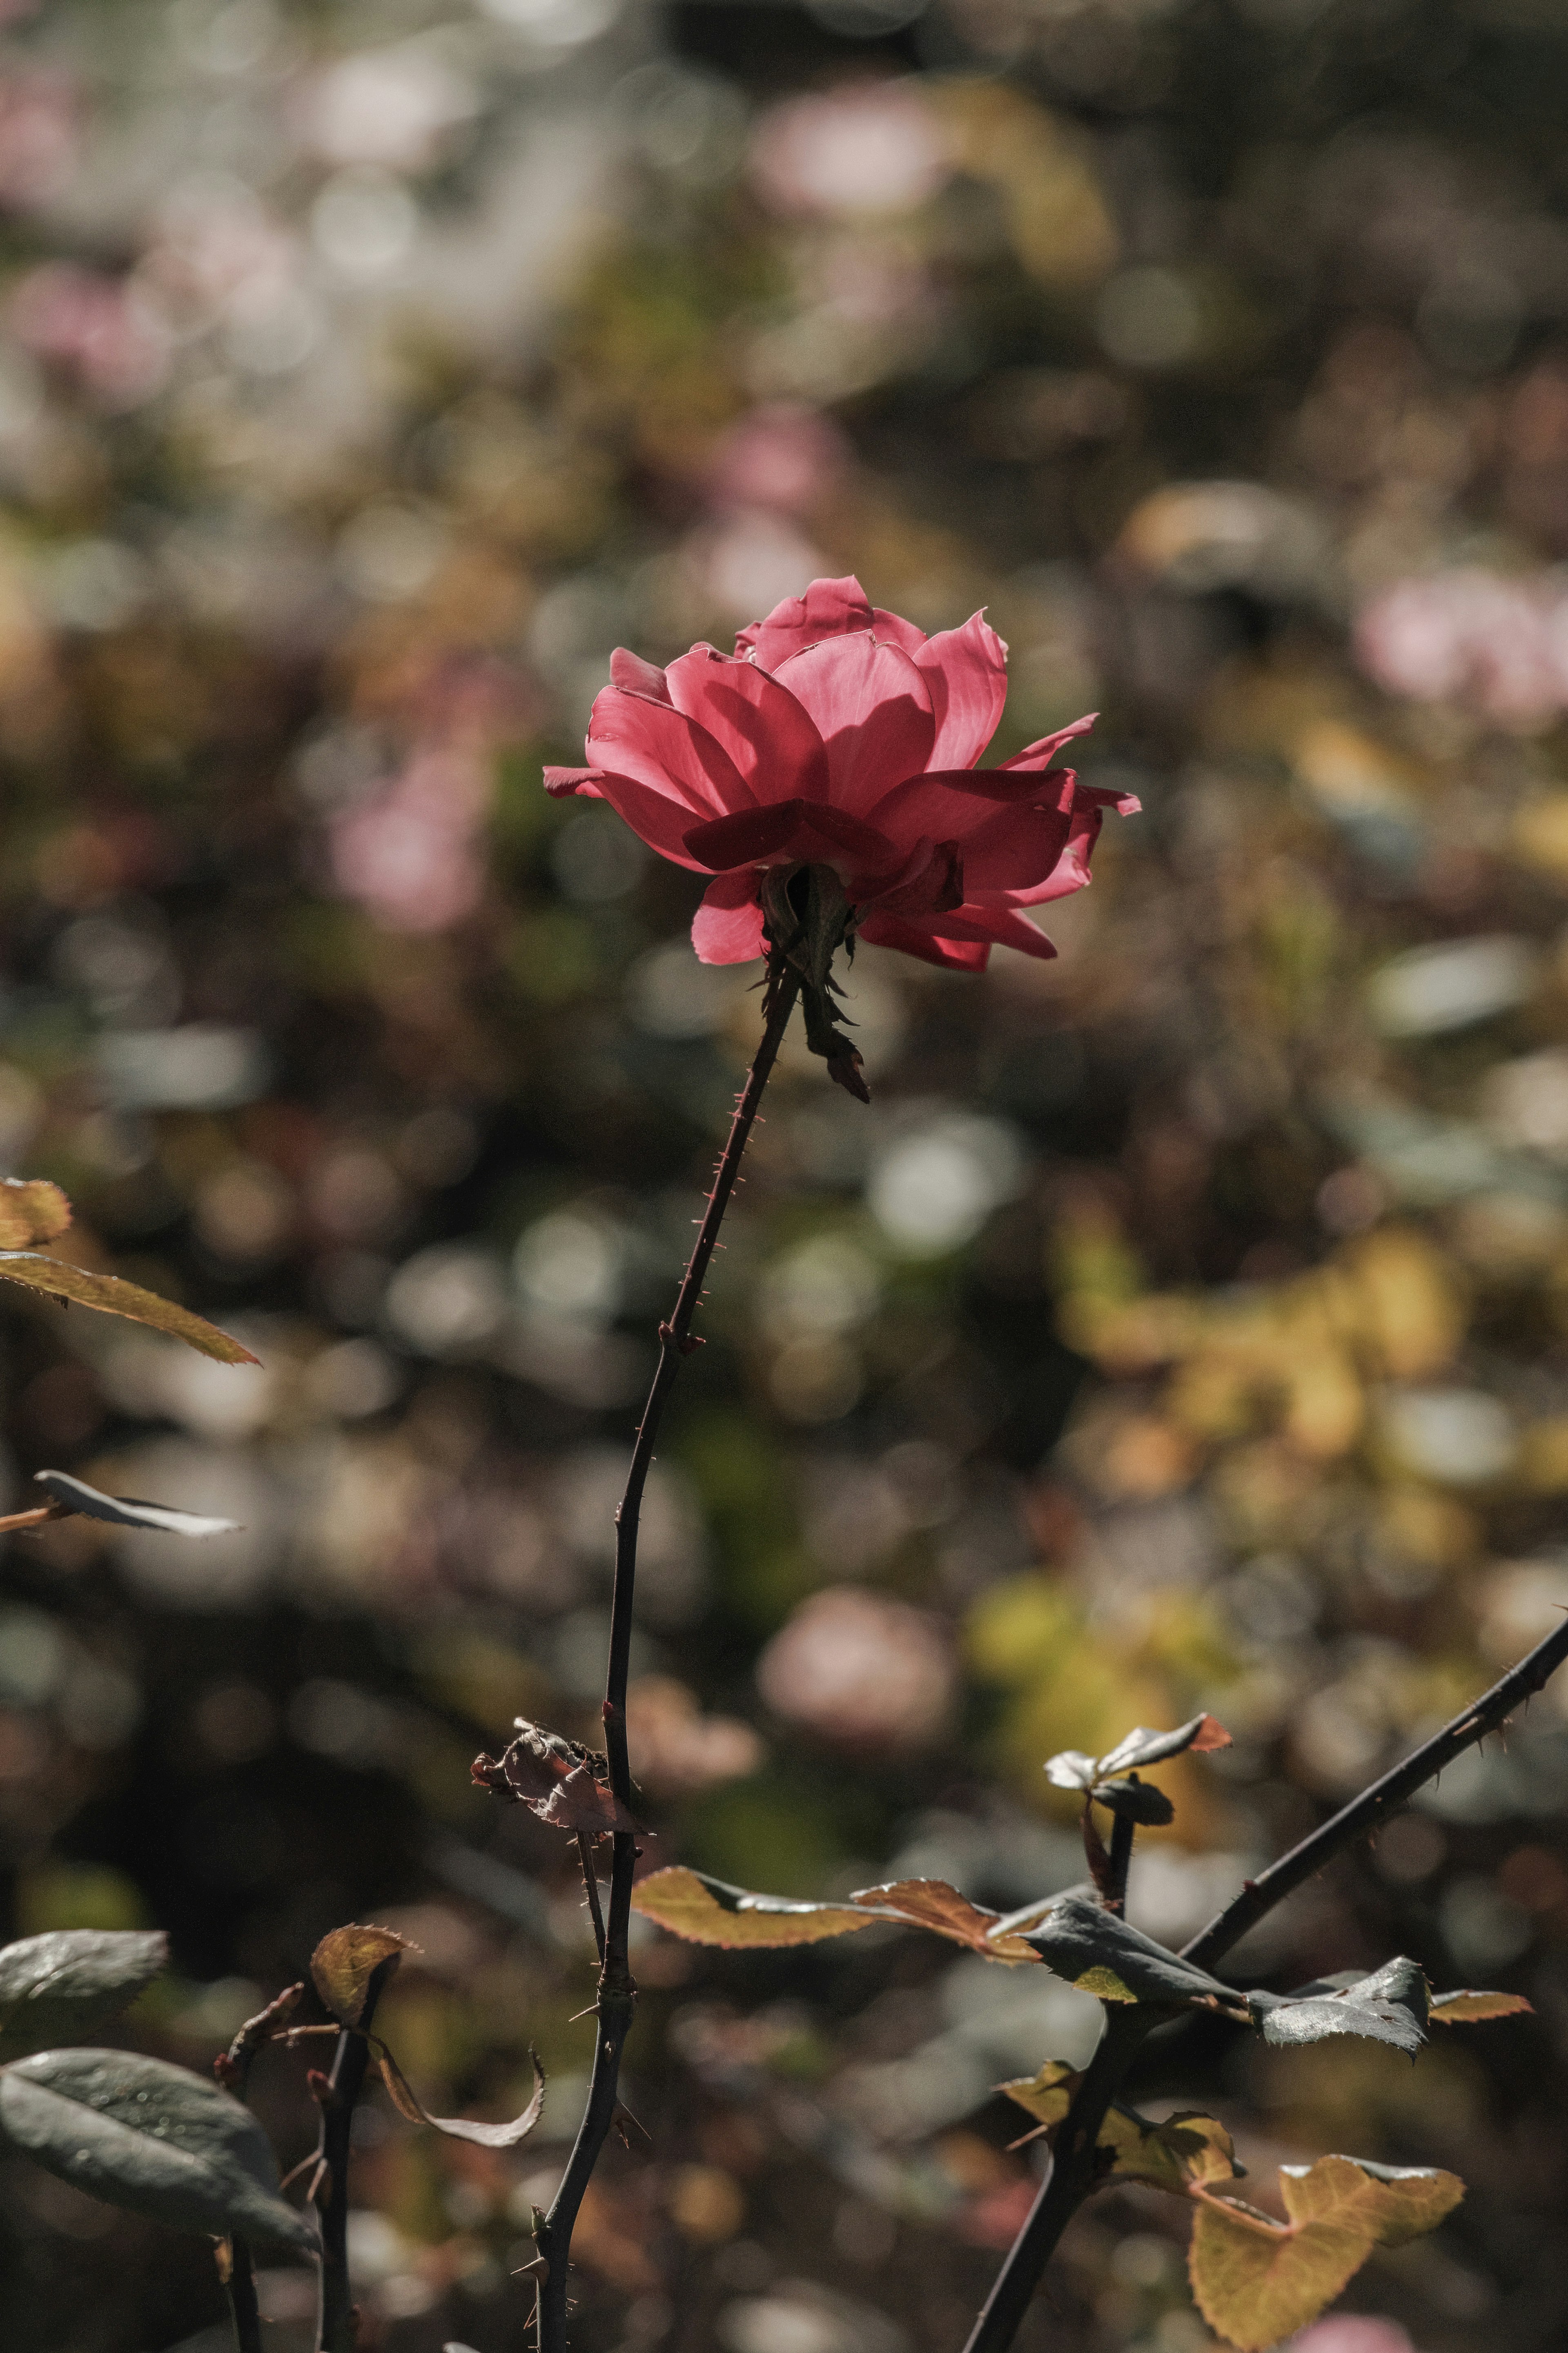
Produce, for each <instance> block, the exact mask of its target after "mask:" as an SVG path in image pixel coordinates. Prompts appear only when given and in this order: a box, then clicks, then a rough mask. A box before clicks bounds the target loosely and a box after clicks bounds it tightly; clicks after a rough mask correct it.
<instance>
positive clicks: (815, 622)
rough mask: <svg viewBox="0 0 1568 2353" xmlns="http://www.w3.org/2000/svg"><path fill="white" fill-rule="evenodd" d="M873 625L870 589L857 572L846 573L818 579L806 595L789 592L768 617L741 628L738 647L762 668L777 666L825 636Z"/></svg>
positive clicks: (736, 649) (770, 668)
mask: <svg viewBox="0 0 1568 2353" xmlns="http://www.w3.org/2000/svg"><path fill="white" fill-rule="evenodd" d="M870 626H871V607H870V606H869V605H868V603H867V601H866V591H865V590H864V588H862V587H861V586H860V583H859V582H858V580H857V579H856V578H855V576H854V575H853V573H846V574H845V575H844V577H843V579H842V580H814V581H813V582H812V584H811V586H810V587H809V588H808V589H807V590H806V592H805V596H786V597H785V598H784V602H783V604H781V605H775V606H774V607H773V611H772V612H771V613H770V614H769V615H768V617H767V619H766V620H765V621H753V622H752V625H751V627H750V628H745V629H742V631H741V634H740V636H739V637H738V638H736V639H735V651H736V652H737V653H738V654H741V653H749V654H750V655H751V656H752V660H753V661H755V662H756V663H757V665H758V666H759V668H760V669H763V670H777V668H778V666H779V664H780V662H782V661H785V660H787V659H788V658H789V656H790V655H791V654H797V653H799V652H800V651H801V649H802V648H803V647H805V646H814V645H816V642H817V640H818V639H819V638H836V637H839V636H841V635H842V634H843V632H844V631H845V630H846V629H868V628H870Z"/></svg>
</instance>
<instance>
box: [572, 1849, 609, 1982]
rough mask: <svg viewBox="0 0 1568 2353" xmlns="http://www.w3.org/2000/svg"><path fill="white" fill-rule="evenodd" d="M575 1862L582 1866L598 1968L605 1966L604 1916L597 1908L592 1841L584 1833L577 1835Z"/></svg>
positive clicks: (597, 1890) (597, 1882)
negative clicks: (596, 1948)
mask: <svg viewBox="0 0 1568 2353" xmlns="http://www.w3.org/2000/svg"><path fill="white" fill-rule="evenodd" d="M577 1860H578V1862H580V1863H581V1864H582V1866H583V1892H584V1894H585V1895H586V1896H587V1899H588V1910H589V1912H590V1914H591V1915H592V1916H593V1922H594V1942H595V1945H596V1946H597V1947H598V1950H599V1967H600V1968H604V1966H605V1915H604V1913H603V1912H602V1911H601V1909H600V1907H599V1874H598V1873H597V1872H596V1871H595V1868H594V1841H593V1840H592V1839H591V1838H590V1837H589V1836H588V1833H587V1831H578V1833H577Z"/></svg>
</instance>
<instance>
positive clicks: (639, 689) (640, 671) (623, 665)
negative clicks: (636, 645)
mask: <svg viewBox="0 0 1568 2353" xmlns="http://www.w3.org/2000/svg"><path fill="white" fill-rule="evenodd" d="M610 684H611V685H612V686H618V687H619V688H620V689H621V691H622V692H623V693H624V694H647V695H651V696H652V697H653V700H654V701H655V702H668V701H669V689H668V686H667V685H666V684H665V678H664V672H663V670H660V669H659V668H658V664H657V663H656V662H650V661H644V659H643V658H642V656H641V654H634V653H628V652H627V650H626V647H625V646H617V647H616V650H615V652H614V653H613V654H612V655H611V656H610Z"/></svg>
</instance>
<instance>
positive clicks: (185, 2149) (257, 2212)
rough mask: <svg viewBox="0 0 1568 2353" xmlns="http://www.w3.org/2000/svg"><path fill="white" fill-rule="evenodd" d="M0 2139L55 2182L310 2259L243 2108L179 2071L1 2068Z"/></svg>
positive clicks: (109, 2061)
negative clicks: (294, 2250)
mask: <svg viewBox="0 0 1568 2353" xmlns="http://www.w3.org/2000/svg"><path fill="white" fill-rule="evenodd" d="M0 2137H4V2139H5V2140H6V2141H7V2142H9V2144H10V2145H11V2147H13V2148H16V2149H19V2150H21V2151H22V2152H23V2153H24V2154H25V2155H26V2156H28V2157H30V2158H33V2159H34V2160H35V2162H36V2163H37V2164H39V2165H41V2166H44V2167H45V2168H47V2170H48V2171H49V2172H50V2173H55V2174H58V2176H59V2178H60V2179H61V2180H62V2181H68V2182H70V2183H72V2184H73V2185H74V2186H75V2188H77V2189H85V2190H87V2191H89V2193H90V2194H91V2195H92V2196H93V2197H95V2198H105V2199H107V2200H109V2201H110V2204H111V2205H115V2206H127V2207H129V2208H130V2209H131V2211H132V2212H133V2213H137V2214H146V2215H150V2216H151V2217H152V2219H153V2221H157V2222H167V2223H170V2224H172V2225H173V2227H174V2229H175V2230H177V2231H204V2232H210V2233H211V2234H212V2235H213V2236H214V2237H220V2238H222V2237H228V2236H230V2235H232V2234H234V2233H236V2232H239V2233H241V2234H243V2235H244V2236H245V2237H246V2238H247V2239H255V2240H260V2241H265V2242H269V2243H271V2244H274V2245H281V2246H290V2247H300V2248H304V2249H306V2250H307V2251H309V2250H312V2249H313V2248H314V2247H315V2244H316V2233H315V2231H314V2229H313V2228H312V2227H311V2225H310V2222H308V2221H306V2219H305V2217H304V2216H303V2215H302V2214H297V2213H296V2212H295V2211H294V2209H293V2208H292V2207H291V2206H286V2205H285V2204H284V2202H283V2200H282V2199H281V2198H280V2197H279V2195H278V2168H277V2166H276V2165H275V2163H274V2162H273V2157H272V2150H271V2148H270V2147H269V2146H268V2139H267V2136H266V2134H265V2133H264V2132H263V2131H262V2129H261V2127H260V2126H259V2125H258V2123H257V2121H256V2119H255V2117H254V2116H251V2114H250V2113H249V2111H248V2109H247V2108H243V2107H241V2105H240V2104H239V2102H238V2101H237V2100H236V2099H231V2098H230V2096H229V2094H227V2093H226V2092H221V2091H219V2089H218V2087H217V2085H216V2084H214V2083H210V2082H208V2081H207V2080H206V2079H205V2077H203V2076H201V2075H194V2074H192V2073H191V2072H190V2070H189V2069H188V2068H185V2067H173V2066H171V2065H170V2064H169V2063H168V2062H167V2060H163V2059H148V2058H144V2057H143V2056H142V2053H141V2052H135V2051H41V2052H38V2053H37V2056H36V2057H34V2058H31V2059H19V2060H17V2061H16V2063H14V2064H13V2065H11V2066H9V2067H5V2068H0Z"/></svg>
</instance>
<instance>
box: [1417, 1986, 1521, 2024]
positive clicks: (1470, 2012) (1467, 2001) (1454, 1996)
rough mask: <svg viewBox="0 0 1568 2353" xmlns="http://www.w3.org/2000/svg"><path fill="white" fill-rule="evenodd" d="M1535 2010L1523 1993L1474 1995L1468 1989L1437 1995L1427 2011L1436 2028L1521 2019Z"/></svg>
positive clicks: (1430, 2021)
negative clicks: (1501, 2019) (1486, 2021)
mask: <svg viewBox="0 0 1568 2353" xmlns="http://www.w3.org/2000/svg"><path fill="white" fill-rule="evenodd" d="M1532 2010H1533V2004H1532V2003H1531V2002H1528V2001H1526V2000H1525V1998H1524V1996H1523V1995H1522V1994H1521V1993H1472V1992H1471V1991H1470V1990H1469V1989H1468V1987H1465V1988H1462V1989H1457V1990H1456V1991H1455V1992H1453V1993H1439V1994H1434V1995H1433V1997H1432V2007H1431V2009H1430V2010H1428V2012H1427V2019H1428V2021H1429V2023H1431V2024H1432V2025H1434V2026H1471V2025H1477V2024H1479V2022H1480V2021H1481V2020H1482V2019H1487V2018H1521V2017H1522V2016H1523V2015H1524V2014H1525V2013H1526V2012H1527V2011H1532Z"/></svg>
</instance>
